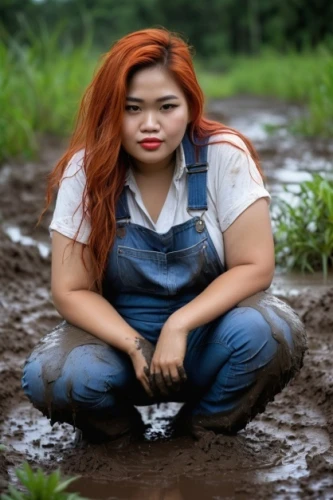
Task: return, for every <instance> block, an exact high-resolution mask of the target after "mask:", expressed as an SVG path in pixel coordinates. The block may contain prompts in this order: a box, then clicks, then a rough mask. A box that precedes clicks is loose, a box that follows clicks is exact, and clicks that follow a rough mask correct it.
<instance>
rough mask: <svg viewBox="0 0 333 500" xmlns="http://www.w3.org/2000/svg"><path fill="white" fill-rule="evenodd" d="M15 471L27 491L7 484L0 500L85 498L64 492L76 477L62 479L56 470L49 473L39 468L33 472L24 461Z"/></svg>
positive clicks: (67, 499)
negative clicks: (6, 489) (6, 490)
mask: <svg viewBox="0 0 333 500" xmlns="http://www.w3.org/2000/svg"><path fill="white" fill-rule="evenodd" d="M15 473H16V476H17V477H18V479H19V480H20V482H21V484H22V485H23V486H24V487H25V489H26V490H27V491H26V492H21V491H19V490H17V489H16V488H14V487H13V486H12V485H9V487H8V492H7V493H3V494H2V495H1V500H85V499H84V498H83V497H81V496H79V495H77V494H76V493H66V492H65V490H66V489H67V487H68V486H69V485H70V484H71V483H72V482H73V481H75V480H76V479H77V478H76V477H74V478H70V479H67V480H62V479H61V476H60V472H59V471H58V470H57V471H55V472H52V474H50V475H47V474H45V473H44V472H43V471H42V470H41V469H38V470H37V471H35V472H34V471H33V470H32V469H31V467H30V465H29V464H28V463H27V462H25V463H24V464H23V465H22V467H21V468H20V469H16V471H15Z"/></svg>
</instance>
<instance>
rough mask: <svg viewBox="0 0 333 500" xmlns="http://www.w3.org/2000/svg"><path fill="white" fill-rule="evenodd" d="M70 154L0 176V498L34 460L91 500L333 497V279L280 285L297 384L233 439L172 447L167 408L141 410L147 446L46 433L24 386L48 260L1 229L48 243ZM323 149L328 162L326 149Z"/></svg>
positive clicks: (55, 153)
mask: <svg viewBox="0 0 333 500" xmlns="http://www.w3.org/2000/svg"><path fill="white" fill-rule="evenodd" d="M233 104H234V103H233ZM243 104H244V101H242V102H241V105H243ZM254 106H257V107H258V102H257V101H256V102H255V104H254V103H252V108H253V107H254ZM250 107H251V102H249V103H248V108H250ZM245 108H246V107H245ZM245 108H244V109H245ZM235 109H236V108H235V106H233V112H234V113H235V112H236V111H235ZM246 109H247V108H246ZM283 111H284V108H283ZM270 143H271V147H272V150H273V149H274V144H272V141H271V140H270ZM258 144H259V151H260V141H259V140H258ZM279 145H280V142H279ZM280 146H281V145H280ZM280 146H279V147H280ZM63 147H64V146H63V145H61V144H59V142H53V143H52V141H47V142H46V143H45V144H44V145H43V147H42V151H43V153H42V156H41V158H40V159H39V161H35V162H31V163H25V164H19V163H11V164H10V165H4V166H3V167H2V168H1V169H0V200H1V205H0V354H1V357H0V433H1V434H0V443H3V444H4V445H5V446H6V450H5V451H4V452H0V491H2V490H4V489H5V487H6V484H8V481H9V482H11V483H15V481H16V480H15V477H14V469H15V467H17V466H19V465H20V464H21V463H22V461H24V460H28V461H29V462H30V463H31V464H32V465H33V466H36V467H37V466H40V467H42V468H43V469H45V470H46V471H51V470H54V469H55V468H58V467H59V468H60V469H61V470H62V471H63V473H64V474H65V475H72V474H73V475H80V476H81V478H80V479H79V480H78V481H77V482H76V483H74V484H73V485H72V486H71V490H72V491H80V492H81V494H82V495H84V496H85V497H88V498H91V499H95V498H96V499H97V498H110V499H111V498H113V499H147V500H157V499H168V500H187V499H193V500H196V499H200V500H201V499H213V498H215V499H220V498H237V499H252V498H256V499H258V498H260V499H261V498H262V499H268V498H276V499H294V498H295V499H296V498H302V499H304V498H305V499H307V498H311V499H321V498H322V499H330V498H333V447H332V441H333V404H332V403H333V358H332V349H333V280H332V277H330V278H329V279H328V280H327V281H326V283H324V284H323V283H322V282H321V281H320V280H319V284H318V282H317V281H316V285H315V286H311V279H309V280H308V281H306V282H305V284H304V283H303V284H302V285H299V284H298V283H297V282H294V283H293V285H292V287H289V289H288V290H284V289H283V277H282V278H281V276H278V277H277V278H276V280H275V283H278V284H279V286H278V287H276V286H275V288H274V286H273V287H272V290H273V291H274V293H275V294H276V295H277V296H278V297H279V298H280V299H282V300H283V301H285V302H286V303H288V304H289V305H291V306H292V307H293V308H294V309H295V311H296V312H297V313H298V315H299V317H300V319H301V320H302V321H303V322H304V324H305V326H306V330H307V334H308V351H307V353H306V355H305V358H304V365H303V368H302V369H301V371H300V373H299V374H298V375H297V377H296V378H295V379H294V380H293V381H292V382H291V383H290V384H289V385H288V386H287V387H286V388H285V389H284V390H283V391H282V393H280V394H279V395H278V396H276V397H275V400H274V401H272V402H271V403H269V404H268V406H267V408H266V411H265V412H264V413H262V414H261V415H258V416H257V417H256V418H255V419H254V420H253V421H252V422H251V423H250V424H249V425H248V426H247V427H246V429H245V430H243V431H241V432H239V433H238V434H237V435H236V436H224V435H216V434H215V433H214V432H212V431H207V432H205V433H204V434H203V435H202V436H200V437H199V439H197V440H194V439H193V438H191V437H184V436H183V437H176V438H173V439H168V438H167V436H168V425H169V422H170V419H171V417H172V416H173V414H174V413H176V412H177V411H178V410H179V408H180V406H179V405H166V404H161V405H160V406H159V407H156V406H154V407H149V408H146V409H141V408H140V411H141V412H142V416H143V419H144V421H145V423H146V424H148V425H149V426H150V431H148V432H147V433H146V437H147V439H145V440H141V441H138V440H135V441H132V442H129V441H128V439H127V438H126V439H125V438H124V439H120V440H117V441H114V442H110V443H103V444H98V445H97V444H94V445H93V444H87V443H85V442H84V441H82V442H80V443H77V442H76V440H75V432H74V431H73V428H72V427H71V426H70V425H67V424H59V423H56V424H54V425H53V427H51V425H50V423H49V421H48V419H46V418H45V417H43V416H42V415H41V413H40V412H38V410H36V409H34V408H32V407H31V405H30V404H29V403H28V401H27V399H26V398H25V396H24V394H23V391H22V390H21V387H20V379H21V373H22V368H23V364H24V361H25V358H26V356H27V355H28V354H29V353H30V352H31V350H32V349H33V347H34V346H35V345H36V344H37V342H38V341H39V339H40V338H41V337H42V336H43V335H45V334H46V333H48V332H49V331H51V329H52V328H54V327H55V326H56V325H57V324H58V323H59V322H60V320H61V318H59V316H58V314H57V312H56V311H55V310H54V308H53V305H52V303H51V300H50V294H49V280H50V257H42V256H41V254H40V252H39V250H38V247H37V245H36V246H32V245H29V246H27V245H23V244H22V243H20V242H19V241H17V242H13V241H12V240H11V238H10V237H9V236H8V235H7V232H6V230H7V229H8V227H16V228H19V229H20V231H21V233H22V235H23V236H29V237H31V238H33V239H34V240H36V242H39V243H44V244H47V243H48V234H47V226H48V222H49V217H50V216H49V214H47V216H46V218H45V220H44V221H43V223H42V225H41V226H39V227H38V228H37V229H34V226H35V223H36V220H37V218H38V214H39V212H40V209H41V206H42V204H43V197H44V194H43V188H44V186H45V179H46V175H47V173H48V172H49V170H50V168H51V166H52V165H53V163H54V161H55V160H56V159H57V158H58V157H59V154H60V152H61V150H62V148H63ZM279 147H278V146H277V145H276V148H275V150H276V151H278V154H277V158H280V156H279V155H280V153H281V148H280V149H279ZM308 147H309V148H310V147H311V145H310V144H309V145H308ZM318 148H319V146H318V145H317V150H318ZM319 149H320V151H325V152H324V153H323V157H324V156H325V155H329V149H327V150H326V149H325V145H322V144H321V145H320V148H319ZM300 150H302V148H300ZM292 151H293V152H294V153H293V154H295V148H294V146H292V147H291V149H290V154H291V152H292ZM266 153H267V152H266ZM267 154H268V153H267ZM270 161H271V162H273V161H274V157H273V156H271V157H270ZM263 167H264V169H265V163H264V164H263ZM276 191H278V189H276ZM281 280H282V281H281ZM281 283H282V284H281ZM291 291H292V293H291ZM297 322H298V319H297V318H296V317H295V324H296V325H297V324H298V323H297ZM157 438H159V439H157Z"/></svg>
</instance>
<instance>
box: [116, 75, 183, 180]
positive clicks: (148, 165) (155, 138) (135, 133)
mask: <svg viewBox="0 0 333 500" xmlns="http://www.w3.org/2000/svg"><path fill="white" fill-rule="evenodd" d="M126 97H127V98H126V104H125V110H124V118H123V123H122V146H123V148H124V149H125V151H126V152H127V153H128V154H129V155H130V156H131V157H132V159H133V162H134V165H135V167H136V168H137V169H138V170H141V171H144V172H147V173H148V172H150V171H151V172H153V171H156V170H159V169H163V168H166V167H167V166H168V165H169V164H170V162H171V161H172V159H173V153H174V152H175V150H176V148H177V147H178V146H179V144H180V143H181V141H182V138H183V136H184V134H185V131H186V127H187V125H188V123H189V120H190V117H189V109H188V105H187V101H186V98H185V95H184V93H183V91H182V89H181V87H180V86H179V85H178V83H177V82H176V80H175V79H174V78H173V76H172V75H171V74H170V73H169V72H168V71H167V70H166V69H164V68H161V67H153V68H145V69H142V70H139V71H138V72H137V73H135V74H134V75H133V77H132V78H131V80H130V82H129V85H128V89H127V95H126Z"/></svg>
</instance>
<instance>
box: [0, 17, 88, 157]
mask: <svg viewBox="0 0 333 500" xmlns="http://www.w3.org/2000/svg"><path fill="white" fill-rule="evenodd" d="M26 31H27V36H28V40H29V43H28V44H27V43H23V42H22V43H20V42H19V41H16V40H13V39H6V40H2V41H0V89H1V91H0V109H1V114H0V163H1V162H3V161H4V160H6V159H8V158H11V157H16V156H21V157H24V158H27V157H31V156H32V155H33V154H34V153H35V152H36V150H37V148H38V136H39V134H43V133H44V134H45V133H50V134H55V135H63V136H66V135H68V134H69V133H70V132H71V130H72V127H73V124H74V119H75V116H76V112H77V108H78V104H79V101H80V98H81V95H82V92H83V89H84V88H85V86H86V85H87V84H88V82H89V81H90V79H91V76H92V73H93V69H94V66H95V65H96V60H97V59H96V58H94V57H93V50H92V47H91V43H90V39H89V38H87V39H86V40H85V41H84V42H83V43H82V44H81V45H80V46H76V47H73V46H71V44H70V43H68V44H67V45H66V44H64V43H63V40H64V36H66V35H65V33H66V30H65V27H64V26H63V25H59V26H58V27H57V29H55V30H54V32H52V33H50V32H48V31H47V29H46V28H44V27H43V26H41V28H40V31H39V33H31V32H30V31H29V30H28V28H27V30H26ZM60 43H62V45H61V46H60Z"/></svg>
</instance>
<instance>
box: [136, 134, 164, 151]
mask: <svg viewBox="0 0 333 500" xmlns="http://www.w3.org/2000/svg"><path fill="white" fill-rule="evenodd" d="M139 144H140V146H141V147H143V148H144V149H148V150H151V151H152V150H154V149H158V148H159V147H160V145H161V144H162V141H161V140H160V139H157V137H147V138H146V139H143V141H140V143H139Z"/></svg>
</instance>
